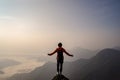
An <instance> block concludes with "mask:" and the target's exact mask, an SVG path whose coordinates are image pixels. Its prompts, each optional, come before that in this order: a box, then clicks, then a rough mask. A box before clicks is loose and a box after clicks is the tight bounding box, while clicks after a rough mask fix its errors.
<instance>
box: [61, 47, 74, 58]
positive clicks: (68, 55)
mask: <svg viewBox="0 0 120 80" xmlns="http://www.w3.org/2000/svg"><path fill="white" fill-rule="evenodd" d="M63 50H64V52H65V53H66V54H67V55H68V56H72V57H73V55H72V54H69V53H68V52H67V51H66V50H65V49H63Z"/></svg>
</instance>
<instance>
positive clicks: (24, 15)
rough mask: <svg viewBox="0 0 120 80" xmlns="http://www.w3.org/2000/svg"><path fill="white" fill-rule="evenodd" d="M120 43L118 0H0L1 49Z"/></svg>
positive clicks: (112, 45) (36, 48)
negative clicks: (59, 43)
mask: <svg viewBox="0 0 120 80" xmlns="http://www.w3.org/2000/svg"><path fill="white" fill-rule="evenodd" d="M58 42H63V44H64V46H65V47H66V48H73V47H78V46H80V47H82V48H88V49H98V48H105V47H115V46H120V1H119V0H0V50H1V51H21V52H22V51H28V52H29V51H30V52H35V51H40V50H41V49H44V50H45V49H54V48H55V47H56V45H57V43H58Z"/></svg>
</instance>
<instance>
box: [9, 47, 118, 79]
mask: <svg viewBox="0 0 120 80" xmlns="http://www.w3.org/2000/svg"><path fill="white" fill-rule="evenodd" d="M55 73H56V64H55V63H50V62H49V63H47V64H45V65H44V66H42V67H40V68H37V69H35V70H34V71H32V72H31V73H25V74H16V75H14V76H12V77H11V78H9V79H8V80H51V79H52V77H53V76H55ZM63 74H64V75H65V76H67V77H68V78H69V79H70V80H120V51H118V50H114V49H104V50H102V51H100V52H99V53H98V54H97V55H96V56H94V57H92V58H91V59H79V60H77V61H74V62H66V63H64V71H63Z"/></svg>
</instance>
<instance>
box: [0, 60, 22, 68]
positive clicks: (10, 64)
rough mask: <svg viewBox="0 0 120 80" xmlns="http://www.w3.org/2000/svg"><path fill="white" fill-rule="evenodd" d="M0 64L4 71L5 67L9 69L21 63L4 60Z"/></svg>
mask: <svg viewBox="0 0 120 80" xmlns="http://www.w3.org/2000/svg"><path fill="white" fill-rule="evenodd" d="M0 64H1V65H0V69H2V68H5V67H8V66H12V65H17V64H20V62H17V61H14V60H10V59H2V60H0Z"/></svg>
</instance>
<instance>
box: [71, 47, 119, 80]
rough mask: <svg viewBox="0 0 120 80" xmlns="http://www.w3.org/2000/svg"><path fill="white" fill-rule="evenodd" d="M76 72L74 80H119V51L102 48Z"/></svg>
mask: <svg viewBox="0 0 120 80" xmlns="http://www.w3.org/2000/svg"><path fill="white" fill-rule="evenodd" d="M78 72H80V73H79V74H78V73H74V74H73V77H74V78H73V79H74V80H120V51H118V50H114V49H104V50H102V51H100V52H99V53H98V54H97V55H96V56H94V57H93V58H91V59H90V60H89V62H88V63H87V64H86V65H85V66H84V67H82V68H81V69H80V70H78Z"/></svg>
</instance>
